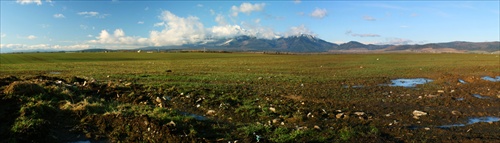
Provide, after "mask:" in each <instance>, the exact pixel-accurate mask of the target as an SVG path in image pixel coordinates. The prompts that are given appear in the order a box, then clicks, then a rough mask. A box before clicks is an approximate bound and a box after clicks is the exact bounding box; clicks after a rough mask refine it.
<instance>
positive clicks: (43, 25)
mask: <svg viewBox="0 0 500 143" xmlns="http://www.w3.org/2000/svg"><path fill="white" fill-rule="evenodd" d="M40 26H41V27H42V28H49V27H50V25H48V24H40Z"/></svg>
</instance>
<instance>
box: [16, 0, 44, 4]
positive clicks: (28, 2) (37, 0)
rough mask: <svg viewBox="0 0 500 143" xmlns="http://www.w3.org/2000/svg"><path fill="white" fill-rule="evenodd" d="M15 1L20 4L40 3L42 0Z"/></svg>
mask: <svg viewBox="0 0 500 143" xmlns="http://www.w3.org/2000/svg"><path fill="white" fill-rule="evenodd" d="M16 3H19V4H21V5H25V4H36V5H42V0H16Z"/></svg>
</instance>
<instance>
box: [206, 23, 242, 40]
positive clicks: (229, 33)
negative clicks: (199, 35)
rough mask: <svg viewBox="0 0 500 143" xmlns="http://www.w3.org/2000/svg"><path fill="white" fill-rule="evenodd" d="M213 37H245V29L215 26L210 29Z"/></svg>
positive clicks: (236, 26)
mask: <svg viewBox="0 0 500 143" xmlns="http://www.w3.org/2000/svg"><path fill="white" fill-rule="evenodd" d="M209 31H210V32H211V34H212V36H213V37H219V38H220V37H234V36H238V35H243V34H244V33H243V29H242V28H241V27H240V26H239V25H223V26H214V27H212V28H210V29H209Z"/></svg>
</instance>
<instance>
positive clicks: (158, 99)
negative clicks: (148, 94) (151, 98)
mask: <svg viewBox="0 0 500 143" xmlns="http://www.w3.org/2000/svg"><path fill="white" fill-rule="evenodd" d="M155 101H156V102H158V103H163V100H161V98H160V97H156V100H155Z"/></svg>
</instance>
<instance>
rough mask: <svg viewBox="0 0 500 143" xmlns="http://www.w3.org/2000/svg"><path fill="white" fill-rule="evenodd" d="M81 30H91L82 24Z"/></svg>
mask: <svg viewBox="0 0 500 143" xmlns="http://www.w3.org/2000/svg"><path fill="white" fill-rule="evenodd" d="M80 28H81V29H83V30H87V29H89V26H87V25H83V24H80Z"/></svg>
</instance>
